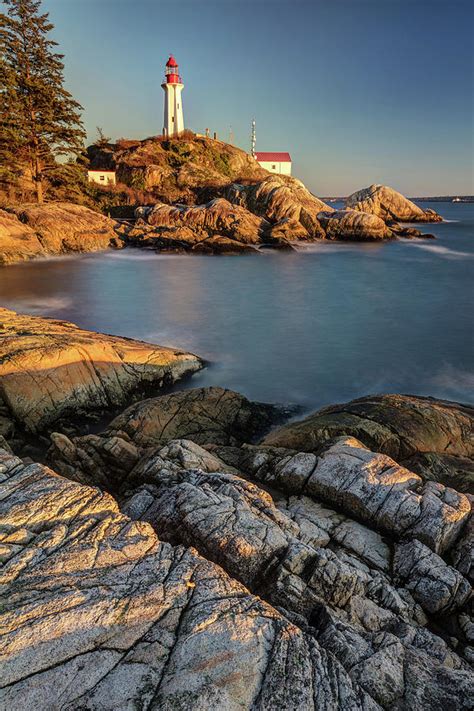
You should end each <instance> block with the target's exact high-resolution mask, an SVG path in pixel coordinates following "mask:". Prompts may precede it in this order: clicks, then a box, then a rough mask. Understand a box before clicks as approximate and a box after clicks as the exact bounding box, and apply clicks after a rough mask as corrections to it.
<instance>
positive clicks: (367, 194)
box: [346, 185, 443, 222]
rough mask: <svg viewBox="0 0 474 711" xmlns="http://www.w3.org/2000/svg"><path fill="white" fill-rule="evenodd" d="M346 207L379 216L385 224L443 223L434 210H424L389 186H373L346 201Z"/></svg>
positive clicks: (354, 194) (356, 193)
mask: <svg viewBox="0 0 474 711" xmlns="http://www.w3.org/2000/svg"><path fill="white" fill-rule="evenodd" d="M346 207H349V208H351V209H353V210H359V211H360V212H367V213H369V214H372V215H377V216H378V217H380V218H382V220H384V221H385V222H387V221H388V222H390V221H392V220H395V221H400V222H442V220H443V218H442V217H441V216H440V215H438V213H436V212H435V211H434V210H422V209H421V207H418V205H415V203H414V202H412V201H411V200H408V198H406V197H404V196H403V195H402V194H401V193H399V192H397V191H396V190H394V189H393V188H389V187H388V186H387V185H371V186H370V187H368V188H363V189H362V190H358V191H357V192H355V193H352V195H349V197H348V198H347V200H346Z"/></svg>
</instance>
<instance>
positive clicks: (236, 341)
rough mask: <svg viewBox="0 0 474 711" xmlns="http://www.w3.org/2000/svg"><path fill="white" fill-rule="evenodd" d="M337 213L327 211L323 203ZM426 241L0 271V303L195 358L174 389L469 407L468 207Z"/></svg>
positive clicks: (442, 206) (49, 262)
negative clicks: (392, 397) (373, 397)
mask: <svg viewBox="0 0 474 711" xmlns="http://www.w3.org/2000/svg"><path fill="white" fill-rule="evenodd" d="M334 206H336V207H337V204H336V205H334ZM423 207H433V209H435V210H436V211H438V212H439V213H440V214H441V215H442V216H443V217H444V218H445V221H444V222H443V223H438V224H432V225H422V226H421V229H422V230H423V231H426V232H430V233H432V234H434V235H435V237H436V239H434V240H432V239H416V240H404V239H401V240H398V241H395V242H387V243H379V244H367V243H343V242H341V243H334V242H318V243H315V244H311V245H300V246H299V248H298V251H296V252H286V251H285V252H279V251H273V250H263V251H262V253H259V254H255V255H245V256H189V255H171V254H170V255H166V254H155V253H154V252H148V251H140V250H134V249H126V250H123V251H110V252H103V253H96V254H86V255H79V256H72V257H71V256H68V257H61V258H53V259H45V260H40V261H34V262H29V263H24V264H19V265H13V266H10V267H7V268H3V269H1V270H0V305H2V306H4V307H7V308H11V309H14V310H16V311H18V312H22V313H29V314H37V315H41V316H49V317H54V318H59V319H65V320H69V321H72V322H74V323H76V324H78V325H79V326H81V327H83V328H87V329H92V330H95V331H103V332H106V333H111V334H117V335H121V336H128V337H130V338H137V339H141V340H144V341H149V342H152V343H159V344H161V345H166V346H172V347H175V348H181V349H185V350H189V351H192V352H194V353H197V354H199V355H200V356H202V357H203V358H205V359H206V361H207V367H206V368H205V369H204V370H203V371H202V372H201V373H199V374H197V375H195V376H194V377H193V378H191V379H190V380H188V381H186V382H185V383H184V384H183V387H197V386H204V385H220V386H223V387H227V388H231V389H233V390H237V391H239V392H241V393H244V394H245V395H247V396H248V397H249V398H251V399H254V400H259V401H264V402H274V403H281V404H285V405H297V406H300V410H305V411H310V410H314V409H316V408H319V407H322V406H325V405H328V404H333V403H338V402H345V401H347V400H350V399H352V398H356V397H361V396H364V395H369V394H374V393H411V394H419V395H430V396H433V397H437V398H446V399H451V400H455V401H458V402H464V403H472V402H474V329H473V326H474V280H473V276H474V204H473V203H451V202H436V203H433V204H429V203H423Z"/></svg>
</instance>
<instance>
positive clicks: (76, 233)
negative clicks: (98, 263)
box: [0, 202, 123, 263]
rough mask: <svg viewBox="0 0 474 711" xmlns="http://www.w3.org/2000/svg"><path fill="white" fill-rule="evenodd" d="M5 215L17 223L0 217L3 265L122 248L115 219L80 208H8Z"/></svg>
mask: <svg viewBox="0 0 474 711" xmlns="http://www.w3.org/2000/svg"><path fill="white" fill-rule="evenodd" d="M8 212H9V213H11V214H12V216H13V215H14V216H16V218H17V220H15V219H14V218H12V219H11V220H8V219H7V218H5V217H4V216H3V211H2V215H0V230H1V232H0V235H1V241H0V260H3V261H4V262H12V261H20V260H22V259H29V258H31V257H34V256H41V255H43V256H44V255H49V254H67V253H69V252H95V251H97V250H101V249H107V248H108V247H121V246H123V244H122V242H121V241H120V240H119V239H118V238H117V234H116V232H115V228H116V226H117V223H116V222H115V220H112V219H110V218H109V217H106V216H105V215H102V214H101V213H99V212H95V211H94V210H90V209H89V208H88V207H84V206H83V205H74V204H72V203H62V202H61V203H45V204H43V205H21V206H18V207H16V206H13V207H9V208H8ZM18 221H19V222H20V223H22V225H23V227H21V226H20V225H18V224H17V222H18ZM28 228H29V229H28ZM0 263H1V261H0Z"/></svg>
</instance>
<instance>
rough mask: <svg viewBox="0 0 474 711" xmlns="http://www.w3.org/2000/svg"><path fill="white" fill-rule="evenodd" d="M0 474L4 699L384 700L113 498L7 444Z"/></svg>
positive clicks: (82, 703)
mask: <svg viewBox="0 0 474 711" xmlns="http://www.w3.org/2000/svg"><path fill="white" fill-rule="evenodd" d="M0 476H1V479H2V482H3V489H4V490H3V495H2V500H1V502H0V521H1V526H2V546H1V553H2V560H3V569H2V575H1V579H2V605H1V627H2V630H3V638H2V650H1V654H0V664H1V669H2V674H1V676H0V705H1V707H2V708H5V709H7V708H33V707H34V708H43V709H56V708H63V709H77V708H88V709H110V710H112V709H124V708H138V707H140V708H144V707H146V708H149V709H168V710H170V711H171V709H181V710H182V711H184V710H185V709H189V708H194V709H207V708H210V707H211V706H215V707H219V708H226V709H251V708H253V709H262V710H263V709H277V708H278V709H296V708H304V709H307V710H308V711H311V710H316V709H321V708H332V709H340V710H341V711H342V710H343V709H344V711H346V710H347V709H349V710H351V711H358V710H359V709H364V710H365V711H375V709H377V708H379V706H378V705H377V703H375V702H374V700H373V699H372V698H371V697H370V696H369V695H368V694H367V693H366V692H365V691H364V690H363V688H362V687H361V686H360V685H359V684H358V683H357V682H355V681H353V680H352V679H351V677H350V675H349V674H348V673H347V672H346V671H345V670H344V667H343V666H342V664H341V663H340V662H338V661H337V660H336V659H335V657H334V655H333V654H332V653H331V652H328V651H326V650H325V649H324V648H323V647H321V646H320V645H319V643H318V642H317V640H316V639H315V637H314V636H313V635H312V634H308V633H304V632H302V631H301V630H300V629H298V627H296V626H295V625H294V624H292V623H291V622H290V621H288V619H286V618H285V617H284V616H283V615H282V614H280V613H279V612H277V611H276V610H275V609H273V608H272V607H271V606H270V605H268V604H267V603H265V602H264V601H262V600H261V599H258V598H256V597H254V596H253V595H251V594H250V593H249V592H248V590H247V589H246V588H245V587H243V586H242V585H241V584H239V583H238V582H236V581H235V580H232V579H231V578H229V577H228V576H227V575H226V574H225V573H224V571H223V570H222V569H221V568H219V567H217V566H216V565H214V564H212V563H210V562H208V561H206V560H205V559H203V558H202V557H200V556H199V555H198V554H197V553H196V552H195V551H194V550H193V549H185V548H183V547H182V546H171V545H169V544H168V543H162V542H160V541H159V540H158V538H157V537H156V535H155V534H154V533H153V531H152V529H151V527H150V526H149V525H148V524H146V523H140V522H137V523H134V522H131V521H130V519H128V518H127V517H125V516H124V515H122V514H121V513H119V510H118V507H117V505H116V503H115V501H114V500H113V499H112V498H111V497H110V496H109V495H107V494H104V493H102V492H100V491H98V490H97V489H92V488H88V487H84V486H82V485H79V484H77V483H73V482H70V481H67V480H66V479H63V478H61V477H58V476H56V475H55V474H54V473H53V472H52V471H50V470H48V469H47V468H45V467H43V466H40V465H37V464H31V465H29V466H25V465H23V464H22V462H21V460H19V459H17V458H15V457H12V456H10V455H8V454H6V453H1V454H0ZM462 675H463V672H458V682H459V691H458V695H459V696H460V695H461V694H462V693H463V692H464V688H463V676H462ZM451 676H453V672H451ZM464 693H465V692H464ZM442 698H444V697H442ZM452 698H453V699H455V698H456V699H457V696H453V697H452Z"/></svg>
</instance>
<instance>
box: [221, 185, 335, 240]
mask: <svg viewBox="0 0 474 711" xmlns="http://www.w3.org/2000/svg"><path fill="white" fill-rule="evenodd" d="M225 197H226V198H227V200H229V201H230V202H232V203H234V205H239V206H241V207H245V208H247V210H250V211H251V212H253V213H255V214H256V215H261V216H262V217H264V218H265V219H266V220H268V221H269V222H271V223H272V225H275V228H278V226H280V227H281V229H284V233H285V237H287V238H288V239H308V238H309V239H314V238H324V231H323V229H322V227H321V225H320V222H319V219H318V214H319V213H320V212H321V211H322V210H325V211H331V210H332V208H331V207H330V206H329V205H326V203H324V202H323V201H322V200H320V199H319V198H317V197H316V196H315V195H313V194H312V193H310V192H309V190H308V189H307V188H306V187H305V186H304V184H303V183H302V182H301V181H300V180H297V179H296V178H290V177H288V176H280V175H270V176H269V177H268V178H265V180H262V181H261V182H259V183H254V184H251V185H240V184H238V183H236V184H233V185H230V186H229V187H228V188H227V190H226V192H225ZM275 228H274V229H275Z"/></svg>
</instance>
